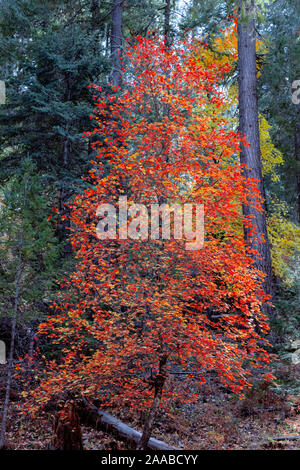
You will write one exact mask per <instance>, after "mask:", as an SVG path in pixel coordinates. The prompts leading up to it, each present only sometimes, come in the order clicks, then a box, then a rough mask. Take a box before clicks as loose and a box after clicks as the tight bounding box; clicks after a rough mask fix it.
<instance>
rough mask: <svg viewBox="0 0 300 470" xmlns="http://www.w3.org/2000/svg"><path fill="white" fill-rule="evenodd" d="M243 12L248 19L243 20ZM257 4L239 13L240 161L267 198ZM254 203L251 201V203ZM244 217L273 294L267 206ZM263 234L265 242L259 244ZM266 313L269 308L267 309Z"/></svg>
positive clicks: (248, 208) (247, 210) (250, 2)
mask: <svg viewBox="0 0 300 470" xmlns="http://www.w3.org/2000/svg"><path fill="white" fill-rule="evenodd" d="M242 12H244V14H245V16H246V18H245V20H244V18H242V16H243V15H242ZM254 14H255V2H254V0H240V1H239V12H238V83H239V131H240V133H241V134H242V135H245V137H246V139H247V142H248V143H249V144H250V147H248V148H246V147H245V146H244V145H243V144H241V149H240V150H241V151H240V160H241V163H242V164H246V165H247V168H245V169H243V173H244V176H245V178H246V180H248V179H251V178H255V179H256V180H257V181H258V189H259V192H260V195H261V197H263V198H264V187H263V179H262V163H261V153H260V139H259V121H258V102H257V76H256V34H255V20H254ZM243 20H244V21H243ZM253 202H255V201H252V203H253ZM243 214H244V216H246V217H250V218H251V221H252V223H253V224H254V225H255V226H256V232H257V233H251V231H250V230H249V229H248V228H247V227H245V229H244V233H245V240H246V242H247V243H248V244H249V245H250V247H251V248H253V249H254V250H256V251H257V252H258V255H256V256H255V265H256V267H257V268H258V269H260V270H261V271H263V272H264V273H265V274H266V277H265V281H264V289H265V292H266V293H267V294H270V295H272V291H273V289H272V266H271V255H270V245H269V241H268V233H267V224H266V213H265V204H264V212H259V211H258V210H256V209H255V207H253V205H252V204H245V205H243ZM260 235H262V236H263V238H264V240H265V243H261V242H259V241H258V237H259V236H260ZM266 310H267V309H266Z"/></svg>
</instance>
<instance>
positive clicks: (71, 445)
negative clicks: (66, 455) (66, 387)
mask: <svg viewBox="0 0 300 470" xmlns="http://www.w3.org/2000/svg"><path fill="white" fill-rule="evenodd" d="M53 431H54V438H53V447H52V448H53V449H55V450H83V443H82V434H81V427H80V422H79V417H78V413H77V411H76V408H75V405H74V403H73V402H67V403H65V405H64V408H63V409H62V410H61V411H58V413H57V414H56V417H55V421H54V426H53Z"/></svg>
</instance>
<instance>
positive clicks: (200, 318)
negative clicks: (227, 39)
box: [28, 38, 269, 411]
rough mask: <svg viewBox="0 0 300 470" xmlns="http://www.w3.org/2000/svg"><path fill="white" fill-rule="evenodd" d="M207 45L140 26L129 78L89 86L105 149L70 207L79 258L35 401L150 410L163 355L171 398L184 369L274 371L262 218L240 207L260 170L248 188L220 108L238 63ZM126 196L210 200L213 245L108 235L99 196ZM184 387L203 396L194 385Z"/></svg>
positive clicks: (194, 372) (192, 372) (201, 372)
mask: <svg viewBox="0 0 300 470" xmlns="http://www.w3.org/2000/svg"><path fill="white" fill-rule="evenodd" d="M201 51H202V52H203V51H205V46H201V44H198V43H191V42H189V41H183V42H182V43H179V44H177V45H176V47H174V49H173V50H171V51H170V50H166V49H165V47H164V44H163V42H160V41H158V40H148V39H142V38H136V40H135V42H134V44H131V45H130V46H128V50H127V59H128V65H127V66H126V68H125V70H124V73H123V81H124V85H123V90H122V91H118V90H113V92H112V93H110V94H107V92H104V91H102V90H101V88H100V87H98V86H93V88H92V90H93V93H94V95H95V111H94V119H95V121H96V127H95V129H94V131H93V132H92V133H91V134H90V135H89V136H88V137H89V138H90V139H91V141H92V142H93V145H94V148H95V149H97V157H96V158H95V161H93V162H92V163H93V167H92V170H91V171H90V176H89V180H88V183H89V185H88V187H87V189H86V190H85V191H83V192H82V193H81V194H79V195H77V196H76V198H75V200H74V202H73V204H72V207H71V236H70V240H71V243H72V246H73V250H74V252H75V254H76V259H77V267H76V270H75V271H74V272H73V273H72V275H71V276H70V278H69V279H67V280H65V281H64V283H63V285H62V292H61V294H60V296H59V297H58V298H57V301H56V303H55V304H54V305H53V313H52V315H51V316H49V317H48V320H47V321H46V322H45V323H43V324H41V325H40V328H39V334H40V335H43V336H44V335H45V336H46V337H47V340H48V341H50V342H51V343H52V344H53V354H52V357H50V358H48V359H47V360H46V359H45V361H44V364H43V372H42V374H41V377H40V381H39V384H38V387H37V388H36V390H35V391H34V392H33V393H32V396H31V398H30V400H29V401H28V406H29V407H30V409H31V410H32V411H33V410H35V409H36V407H39V406H41V405H44V404H45V403H46V402H47V401H48V400H49V399H50V398H51V397H52V396H58V395H59V394H61V393H67V392H70V393H72V394H73V395H74V394H75V395H78V396H80V395H81V396H82V395H83V396H85V397H86V398H88V399H89V400H93V399H97V400H98V403H100V405H102V406H111V405H115V404H118V405H119V406H123V405H126V404H127V405H130V406H131V407H132V408H138V409H145V408H147V407H149V406H150V404H151V402H152V398H153V386H154V384H155V383H156V382H155V378H157V374H158V372H159V364H160V363H162V361H165V362H166V369H165V370H166V374H165V375H166V376H165V377H164V379H165V381H164V384H163V385H164V390H163V396H162V404H163V405H164V406H166V405H167V404H168V403H169V402H170V401H172V400H173V399H174V398H175V397H176V393H177V392H176V390H175V389H174V387H173V386H172V380H171V377H172V374H173V372H174V371H175V370H176V371H177V372H178V371H180V372H181V373H188V374H189V375H188V376H189V377H193V376H194V380H195V381H199V382H203V381H205V379H206V377H207V375H208V374H209V373H211V372H213V373H214V374H217V375H218V377H219V379H220V381H221V382H222V383H224V384H225V385H226V386H228V387H230V388H231V389H232V390H233V391H234V392H236V393H238V394H240V395H242V391H243V389H245V387H247V386H248V385H249V382H248V378H249V375H250V374H251V371H253V368H262V370H263V371H265V368H266V365H267V363H268V362H269V356H268V354H267V353H266V351H265V345H264V341H265V340H264V339H263V337H264V335H265V334H266V333H267V332H268V325H267V320H266V317H265V316H264V315H263V313H262V312H261V305H262V303H263V302H265V301H266V300H268V299H267V298H266V296H265V294H264V293H263V290H262V288H261V283H262V273H260V272H258V271H255V270H254V268H253V262H252V259H251V253H249V252H248V251H247V249H246V247H245V243H244V240H243V223H247V224H248V225H250V223H251V221H245V220H243V216H242V211H241V204H242V203H243V202H246V201H247V199H248V200H251V197H252V196H253V194H255V195H256V200H259V196H258V193H257V190H256V185H255V181H253V182H251V185H250V183H249V184H248V186H247V187H245V182H244V180H243V177H242V176H241V171H240V164H239V158H238V154H239V143H240V137H239V136H238V135H237V134H236V133H234V132H232V130H230V128H229V126H228V123H227V122H226V121H225V119H223V118H221V117H219V116H218V114H217V113H211V112H210V109H211V106H212V105H214V106H215V107H216V108H217V107H219V106H222V105H224V97H223V96H222V94H221V93H220V91H219V87H218V84H219V82H220V80H221V79H222V77H223V76H224V74H226V73H228V72H229V70H230V65H229V64H228V63H227V62H226V63H215V62H214V61H211V62H210V63H208V64H206V66H205V67H204V66H202V65H201V64H199V59H198V58H199V54H201ZM124 195H126V196H127V200H128V205H129V206H130V205H131V204H132V203H133V202H136V203H142V204H144V205H145V206H146V207H150V204H151V203H160V204H162V203H166V202H168V203H169V204H172V203H177V204H179V205H182V204H184V203H193V204H204V207H205V243H204V247H203V248H202V249H200V250H195V251H189V250H186V246H185V240H174V239H173V238H171V239H170V240H162V239H161V238H160V239H158V240H152V239H150V238H149V239H147V240H139V239H138V240H132V239H118V238H116V239H114V240H109V239H106V240H99V239H98V238H97V236H96V225H97V223H98V220H99V218H98V217H97V216H96V211H97V207H98V206H99V204H100V203H112V204H115V205H117V202H118V199H119V196H124ZM58 350H59V351H61V357H60V359H59V360H57V359H56V357H57V356H56V355H55V351H56V354H57V351H58ZM266 377H268V375H267V376H266ZM176 398H178V399H179V400H181V401H185V400H192V399H194V398H196V397H195V396H194V395H193V393H192V392H191V391H190V390H186V393H185V394H181V395H180V396H177V397H176Z"/></svg>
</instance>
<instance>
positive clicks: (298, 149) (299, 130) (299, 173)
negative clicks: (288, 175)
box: [295, 105, 300, 222]
mask: <svg viewBox="0 0 300 470" xmlns="http://www.w3.org/2000/svg"><path fill="white" fill-rule="evenodd" d="M295 156H296V178H297V199H298V204H297V208H298V219H299V222H300V105H297V109H296V129H295Z"/></svg>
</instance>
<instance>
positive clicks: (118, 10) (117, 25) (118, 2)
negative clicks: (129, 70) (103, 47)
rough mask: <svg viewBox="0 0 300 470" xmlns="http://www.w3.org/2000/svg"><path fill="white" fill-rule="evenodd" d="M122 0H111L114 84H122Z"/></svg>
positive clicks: (112, 78)
mask: <svg viewBox="0 0 300 470" xmlns="http://www.w3.org/2000/svg"><path fill="white" fill-rule="evenodd" d="M123 1H124V0H113V2H112V31H111V59H112V67H113V68H112V73H111V82H112V84H113V85H114V86H118V87H120V86H122V73H121V56H122V22H123V18H122V15H123Z"/></svg>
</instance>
